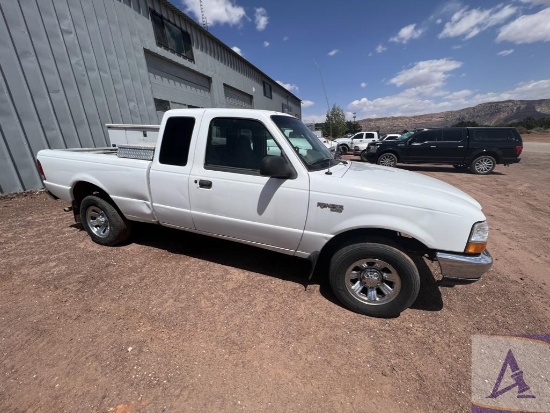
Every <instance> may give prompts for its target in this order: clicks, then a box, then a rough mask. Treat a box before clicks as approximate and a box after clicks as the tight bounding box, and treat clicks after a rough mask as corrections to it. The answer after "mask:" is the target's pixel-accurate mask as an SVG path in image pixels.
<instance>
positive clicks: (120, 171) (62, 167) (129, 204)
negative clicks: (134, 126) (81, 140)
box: [40, 148, 156, 222]
mask: <svg viewBox="0 0 550 413" xmlns="http://www.w3.org/2000/svg"><path fill="white" fill-rule="evenodd" d="M117 149H118V148H97V149H53V150H44V151H41V152H40V162H41V163H42V166H43V167H44V170H45V171H48V172H47V175H46V180H45V181H44V184H45V186H46V187H47V188H48V190H49V191H50V192H51V193H52V194H54V195H55V196H57V197H59V198H61V199H63V200H65V201H67V202H71V199H72V196H71V194H72V191H73V189H74V186H75V184H77V183H78V182H89V183H91V184H94V185H96V186H97V187H98V188H100V189H101V190H103V191H105V192H106V193H107V194H109V195H110V197H111V198H112V200H113V201H114V202H115V203H116V205H117V206H118V208H119V209H120V210H121V211H122V212H123V214H124V215H125V216H126V217H127V218H129V219H131V220H136V221H143V222H156V219H155V217H154V214H153V209H152V207H151V195H150V192H149V182H148V178H147V177H148V171H149V169H150V167H151V164H152V162H151V161H149V160H143V159H132V158H121V157H118V156H117Z"/></svg>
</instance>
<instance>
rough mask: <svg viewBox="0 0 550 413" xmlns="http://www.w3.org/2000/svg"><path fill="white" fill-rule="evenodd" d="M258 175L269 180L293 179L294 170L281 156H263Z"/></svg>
mask: <svg viewBox="0 0 550 413" xmlns="http://www.w3.org/2000/svg"><path fill="white" fill-rule="evenodd" d="M260 175H262V176H269V177H271V178H279V179H289V178H294V170H293V169H292V167H291V166H290V164H289V163H288V161H287V160H286V159H285V158H283V157H282V156H264V158H263V159H262V163H261V165H260Z"/></svg>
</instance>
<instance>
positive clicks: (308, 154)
mask: <svg viewBox="0 0 550 413" xmlns="http://www.w3.org/2000/svg"><path fill="white" fill-rule="evenodd" d="M271 119H272V120H273V122H275V124H276V125H277V127H278V128H279V129H280V130H281V132H282V133H283V135H284V136H285V137H286V139H287V140H288V141H289V142H290V144H291V145H292V148H293V149H294V151H295V152H296V153H297V154H298V156H299V157H300V159H301V160H302V162H304V164H305V165H306V167H307V168H308V170H310V171H317V170H321V169H326V168H328V167H330V166H333V165H335V164H336V163H338V162H337V161H335V160H334V158H333V157H332V155H331V153H330V151H329V150H328V149H327V147H326V146H325V145H323V143H322V142H321V141H320V140H319V138H317V136H315V134H314V133H313V132H312V131H311V130H309V128H308V127H307V126H306V125H304V124H303V123H302V122H301V121H300V120H298V119H296V118H293V117H291V116H283V115H273V116H271Z"/></svg>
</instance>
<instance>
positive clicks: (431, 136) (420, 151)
mask: <svg viewBox="0 0 550 413" xmlns="http://www.w3.org/2000/svg"><path fill="white" fill-rule="evenodd" d="M440 136H441V129H428V130H425V131H422V132H419V133H417V134H415V135H413V136H412V137H411V138H410V139H409V140H408V141H407V144H406V146H405V147H404V150H403V153H404V155H405V156H403V157H402V160H403V161H404V162H413V163H414V162H418V163H421V162H429V161H430V159H431V157H432V156H433V155H434V154H435V152H434V149H435V148H436V145H437V140H438V139H439V138H440Z"/></svg>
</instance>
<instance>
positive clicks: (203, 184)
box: [199, 179, 212, 189]
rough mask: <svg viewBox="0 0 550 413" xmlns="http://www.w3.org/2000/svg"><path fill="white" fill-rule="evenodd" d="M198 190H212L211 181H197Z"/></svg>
mask: <svg viewBox="0 0 550 413" xmlns="http://www.w3.org/2000/svg"><path fill="white" fill-rule="evenodd" d="M199 188H204V189H212V181H207V180H206V179H201V180H200V181H199Z"/></svg>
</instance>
